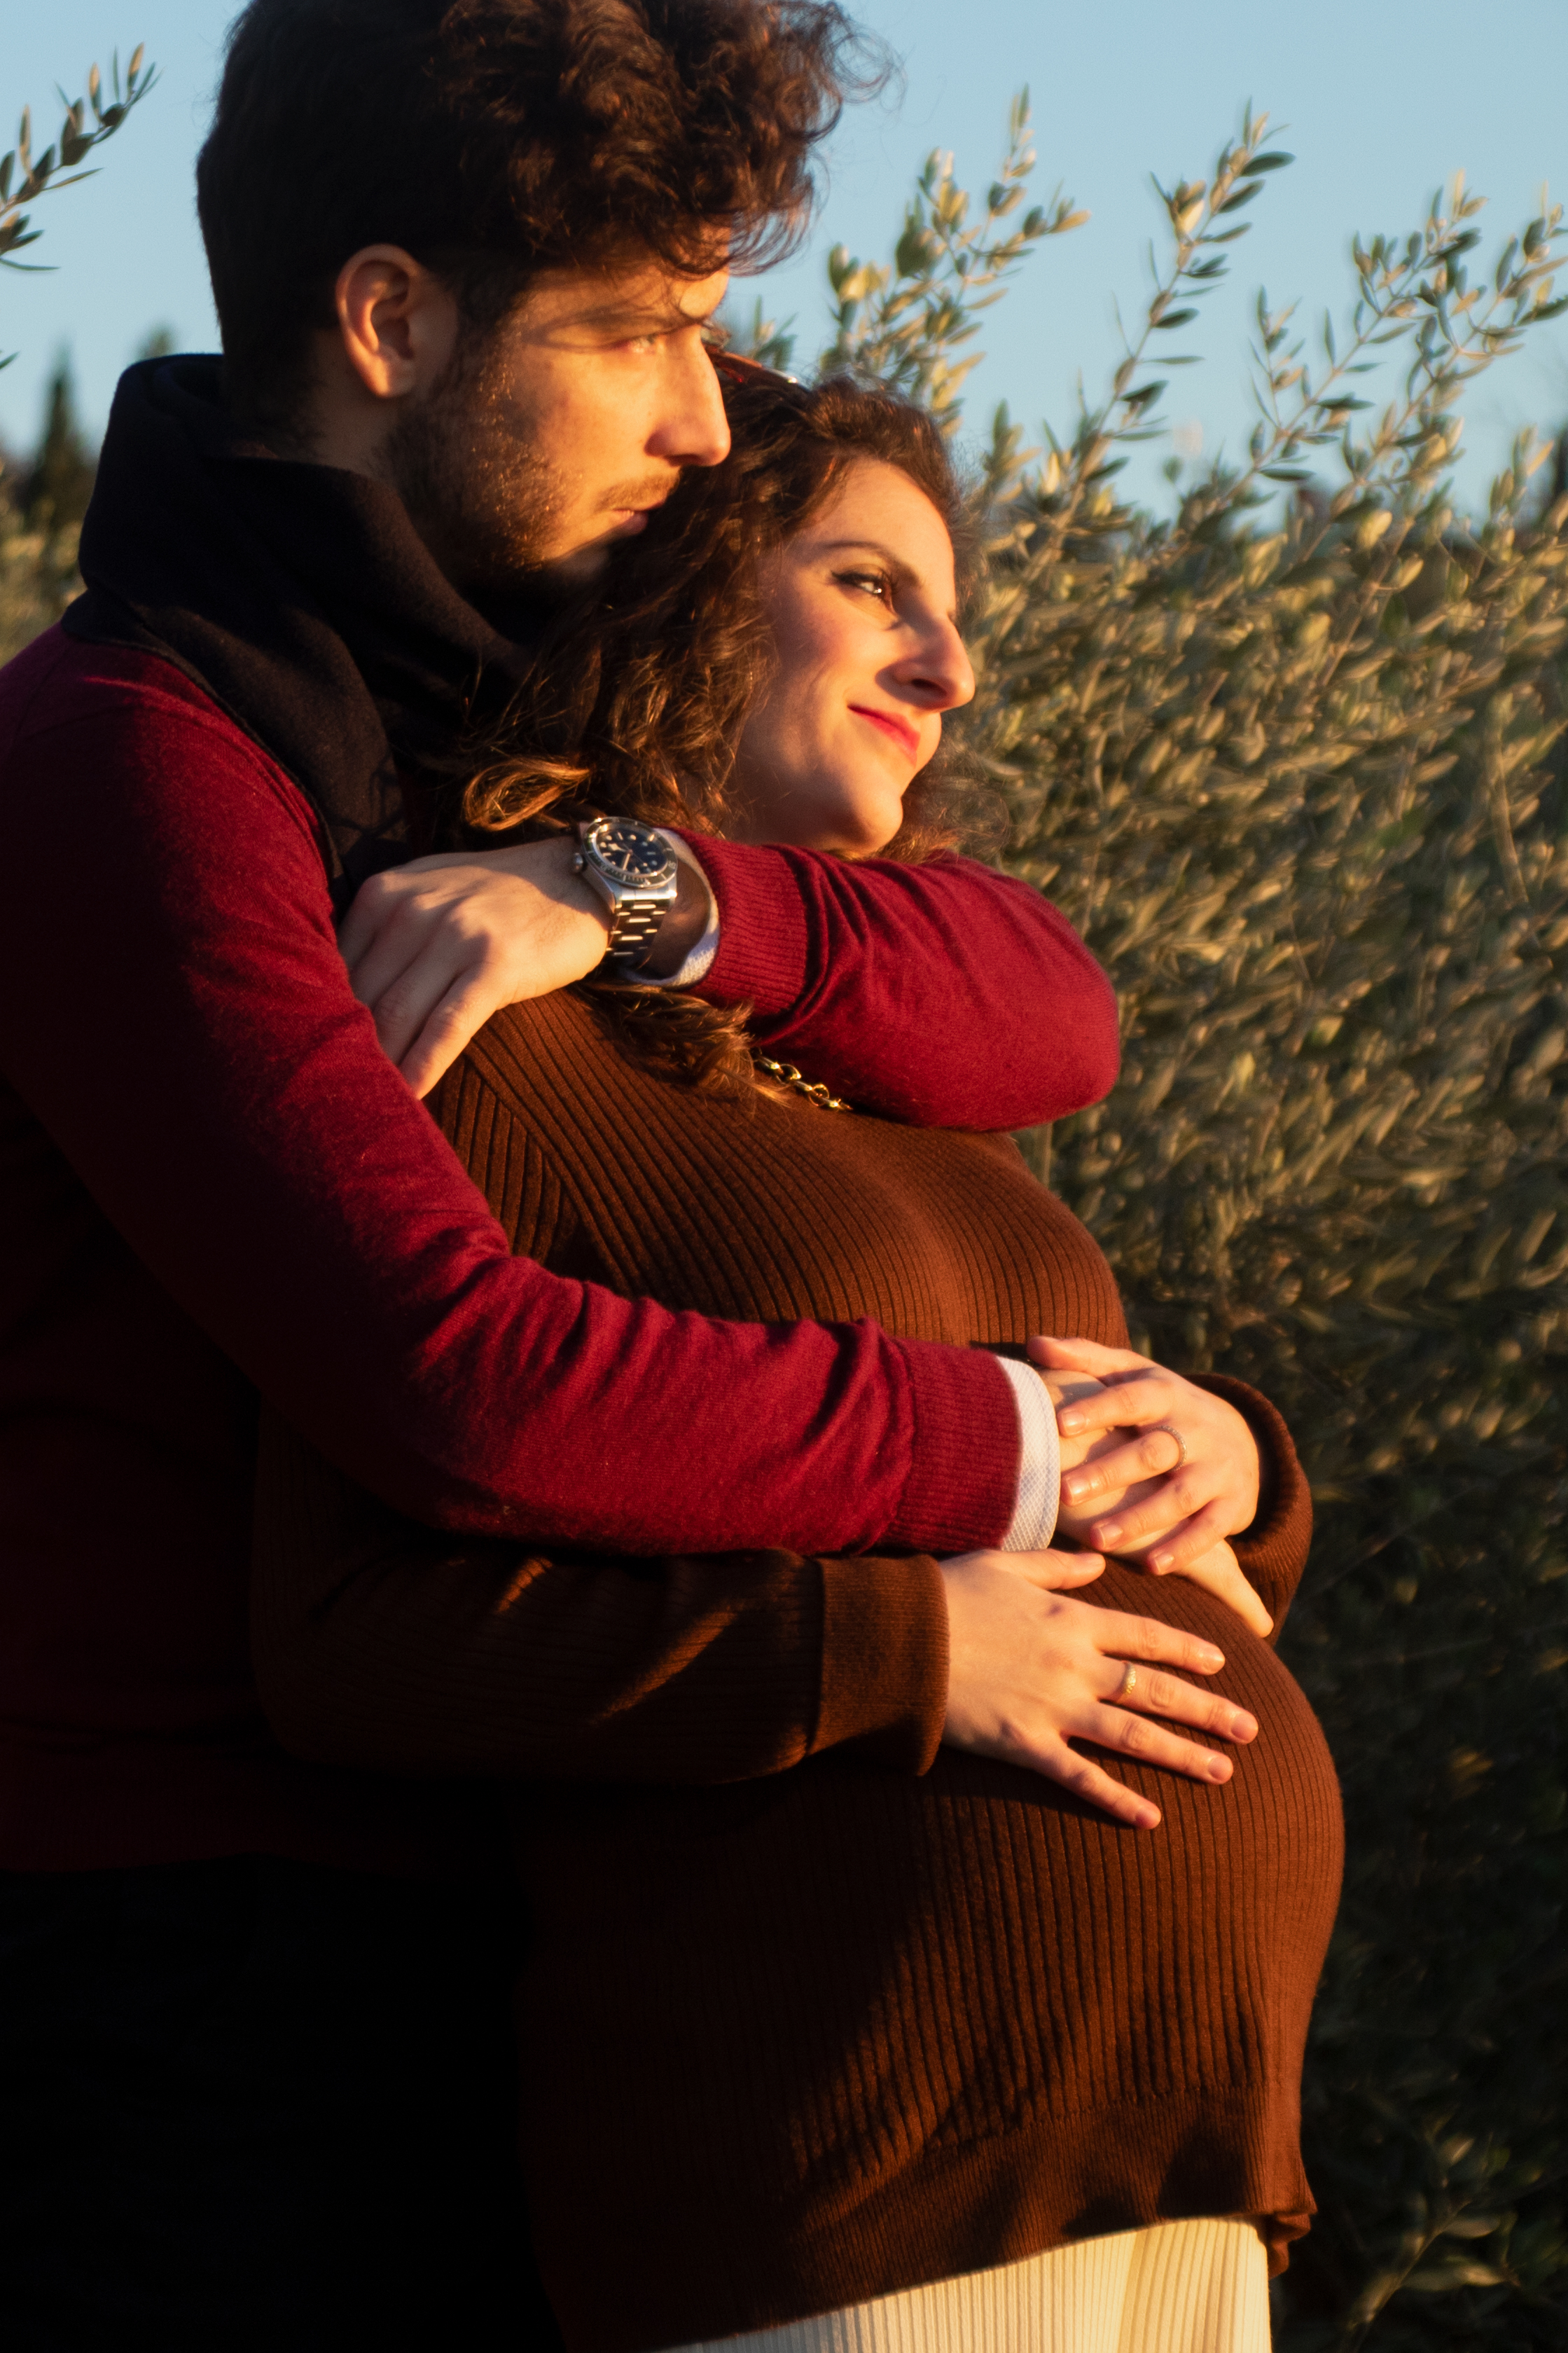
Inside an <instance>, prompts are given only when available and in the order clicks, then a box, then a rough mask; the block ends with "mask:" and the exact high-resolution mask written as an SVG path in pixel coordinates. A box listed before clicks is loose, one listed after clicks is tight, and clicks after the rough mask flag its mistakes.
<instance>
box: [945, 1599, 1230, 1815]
mask: <svg viewBox="0 0 1568 2353" xmlns="http://www.w3.org/2000/svg"><path fill="white" fill-rule="evenodd" d="M1102 1567H1104V1563H1103V1562H1102V1561H1100V1560H1097V1559H1095V1558H1094V1557H1092V1556H1090V1555H1088V1554H1084V1553H1060V1552H1014V1553H1005V1552H972V1553H963V1554H961V1555H960V1556H958V1557H957V1558H956V1559H954V1560H945V1561H943V1562H942V1580H943V1583H944V1584H945V1585H946V1587H947V1614H948V1627H949V1644H950V1660H951V1664H950V1668H949V1681H948V1703H947V1725H946V1729H945V1731H944V1733H943V1738H944V1739H945V1740H946V1741H947V1742H949V1744H950V1745H951V1746H953V1747H955V1748H963V1749H968V1750H970V1751H972V1752H973V1754H974V1755H976V1756H980V1757H999V1758H1000V1759H1001V1760H1002V1762H1003V1763H1004V1764H1007V1765H1022V1766H1026V1767H1028V1768H1029V1769H1030V1770H1032V1771H1034V1772H1037V1773H1044V1774H1045V1775H1046V1776H1047V1778H1048V1779H1050V1780H1053V1781H1059V1782H1060V1783H1061V1784H1062V1786H1063V1787H1064V1788H1068V1789H1071V1790H1072V1791H1073V1792H1074V1794H1075V1795H1076V1796H1078V1797H1079V1798H1082V1799H1085V1800H1086V1802H1087V1803H1088V1804H1089V1805H1091V1806H1098V1807H1099V1808H1100V1810H1101V1811H1102V1812H1104V1813H1108V1814H1110V1816H1111V1817H1112V1818H1113V1820H1116V1821H1119V1822H1126V1823H1127V1824H1129V1825H1130V1826H1131V1828H1133V1829H1136V1830H1152V1829H1153V1828H1154V1826H1155V1824H1156V1823H1157V1822H1158V1821H1159V1820H1160V1810H1159V1808H1158V1807H1157V1806H1155V1805H1152V1804H1151V1802H1150V1800H1149V1799H1147V1798H1144V1797H1142V1796H1140V1794H1139V1793H1138V1792H1137V1791H1136V1790H1135V1789H1129V1788H1125V1787H1124V1786H1123V1785H1122V1783H1121V1782H1120V1781H1117V1780H1115V1779H1113V1778H1112V1777H1111V1776H1110V1774H1109V1773H1107V1772H1105V1771H1103V1770H1102V1769H1101V1767H1100V1766H1098V1765H1096V1764H1094V1763H1093V1762H1092V1761H1091V1760H1090V1759H1089V1757H1080V1756H1079V1753H1078V1751H1077V1749H1076V1748H1072V1747H1069V1746H1068V1743H1069V1741H1073V1740H1092V1741H1093V1742H1095V1743H1096V1745H1097V1746H1100V1747H1101V1748H1112V1749H1120V1750H1121V1752H1122V1753H1123V1754H1124V1755H1126V1756H1129V1757H1137V1758H1138V1759H1139V1761H1140V1762H1141V1763H1142V1764H1146V1765H1158V1766H1161V1767H1164V1768H1165V1769H1166V1770H1167V1771H1170V1772H1173V1773H1185V1774H1186V1775H1187V1776H1188V1777H1189V1778H1191V1779H1193V1780H1195V1781H1209V1782H1214V1781H1228V1780H1229V1778H1230V1777H1231V1772H1232V1770H1233V1767H1232V1765H1231V1760H1230V1758H1229V1757H1221V1756H1219V1755H1218V1754H1216V1752H1215V1750H1213V1749H1210V1748H1204V1747H1200V1746H1196V1745H1195V1744H1194V1743H1193V1742H1192V1741H1189V1740H1183V1739H1180V1738H1178V1737H1177V1736H1176V1735H1175V1734H1174V1733H1172V1732H1167V1731H1165V1730H1164V1729H1163V1726H1161V1725H1154V1724H1152V1723H1150V1721H1149V1717H1150V1716H1151V1715H1159V1716H1163V1717H1165V1718H1167V1719H1168V1720H1171V1721H1173V1722H1175V1723H1178V1724H1190V1725H1194V1727H1196V1728H1197V1729H1198V1730H1199V1731H1201V1732H1203V1733H1205V1734H1206V1735H1207V1736H1209V1737H1210V1738H1213V1739H1219V1740H1231V1741H1237V1742H1241V1741H1247V1740H1251V1739H1253V1738H1255V1737H1256V1736H1257V1732H1258V1724H1257V1720H1256V1718H1255V1717H1253V1716H1250V1715H1247V1712H1246V1710H1245V1709H1243V1708H1239V1707H1233V1706H1232V1704H1231V1703H1230V1702H1229V1701H1228V1700H1226V1699H1221V1698H1219V1697H1218V1696H1217V1694H1215V1693H1212V1692H1204V1691H1199V1690H1196V1689H1195V1688H1194V1686H1193V1685H1192V1684H1191V1683H1184V1682H1183V1681H1182V1680H1181V1678H1180V1677H1179V1676H1177V1675H1172V1674H1163V1673H1161V1672H1158V1668H1159V1667H1160V1666H1161V1665H1166V1666H1175V1667H1184V1668H1186V1669H1187V1670H1188V1671H1189V1672H1192V1673H1194V1674H1200V1675H1212V1674H1215V1673H1217V1672H1218V1671H1219V1669H1220V1668H1221V1667H1223V1666H1224V1664H1225V1659H1224V1656H1223V1654H1222V1653H1221V1652H1220V1651H1216V1650H1215V1646H1214V1644H1213V1643H1212V1642H1205V1641H1202V1640H1201V1639H1200V1638H1199V1637H1198V1636H1197V1635H1195V1634H1184V1633H1182V1632H1180V1631H1179V1630H1178V1629H1176V1628H1175V1627H1173V1626H1162V1625H1160V1624H1158V1623H1157V1622H1156V1621H1155V1620H1153V1619H1152V1618H1131V1617H1128V1616H1126V1615H1124V1614H1123V1613H1122V1612H1121V1610H1117V1609H1091V1608H1090V1607H1089V1604H1088V1603H1087V1602H1083V1601H1075V1600H1073V1599H1071V1597H1070V1594H1069V1593H1067V1592H1065V1591H1063V1590H1062V1588H1067V1587H1071V1586H1075V1585H1085V1584H1088V1583H1089V1581H1090V1580H1091V1579H1092V1578H1094V1577H1098V1576H1099V1575H1100V1570H1101V1568H1102ZM1130 1662H1139V1663H1136V1664H1135V1665H1134V1668H1133V1676H1132V1681H1131V1687H1130V1688H1127V1687H1125V1686H1126V1683H1127V1672H1126V1671H1127V1667H1128V1665H1129V1663H1130Z"/></svg>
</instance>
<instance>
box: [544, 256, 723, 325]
mask: <svg viewBox="0 0 1568 2353" xmlns="http://www.w3.org/2000/svg"><path fill="white" fill-rule="evenodd" d="M729 282H730V273H729V267H728V263H727V262H726V261H723V260H721V261H720V262H719V263H718V264H717V266H716V267H715V268H714V269H712V270H710V272H709V273H708V274H707V275H706V276H705V277H701V278H693V277H678V276H677V275H676V274H675V272H674V271H673V270H671V269H668V267H667V266H666V265H665V264H664V263H662V262H657V261H651V260H649V259H647V258H646V257H641V256H639V257H638V258H637V259H636V260H627V261H626V262H622V263H619V264H616V263H611V264H608V265H606V266H605V267H604V268H601V269H552V270H546V271H544V272H543V273H542V275H541V276H540V277H538V278H536V279H535V280H534V281H533V283H532V285H531V287H530V288H529V290H528V296H527V299H526V301H524V303H523V306H522V316H523V318H524V319H525V320H530V321H531V322H534V323H536V324H538V325H541V326H545V325H560V326H565V325H568V324H570V325H572V326H574V327H576V328H579V329H581V330H584V332H603V333H607V334H609V333H616V332H619V333H626V332H637V333H649V332H668V331H669V330H670V329H671V328H679V327H683V326H700V325H702V324H704V323H705V322H707V321H708V320H709V319H710V318H711V317H712V315H713V313H714V311H716V310H717V309H718V308H719V305H720V303H721V301H723V299H724V295H725V291H726V290H727V288H728V286H729Z"/></svg>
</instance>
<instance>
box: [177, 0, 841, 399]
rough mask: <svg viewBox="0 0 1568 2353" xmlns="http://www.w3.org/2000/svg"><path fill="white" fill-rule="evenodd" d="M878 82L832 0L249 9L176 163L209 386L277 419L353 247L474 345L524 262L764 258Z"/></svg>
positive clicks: (701, 266)
mask: <svg viewBox="0 0 1568 2353" xmlns="http://www.w3.org/2000/svg"><path fill="white" fill-rule="evenodd" d="M884 78H885V69H884V68H883V67H882V65H881V62H880V59H879V53H878V52H877V50H876V49H875V47H874V46H873V45H872V44H871V43H869V42H868V39H867V38H866V37H865V36H863V35H862V34H860V33H859V32H858V30H857V28H856V27H855V26H853V25H852V24H851V23H850V21H849V19H848V18H847V16H845V14H844V13H843V11H842V10H841V9H840V8H839V7H838V6H837V5H834V0H250V5H249V6H248V7H247V8H246V9H245V11H244V12H243V14H242V15H241V16H239V17H238V18H237V21H236V23H235V25H234V26H233V28H232V30H231V32H230V34H229V38H228V49H227V57H226V64H225V68H224V75H223V81H222V84H221V87H220V89H219V91H218V102H217V112H216V118H215V120H214V122H213V127H212V130H211V132H210V133H209V134H208V137H207V140H206V143H205V146H204V147H203V149H202V153H201V157H200V160H199V162H198V164H197V166H196V195H197V206H198V210H199V212H200V216H201V225H202V235H203V237H204V238H205V244H206V249H207V261H208V266H209V268H210V269H211V272H212V281H213V295H214V300H215V301H216V306H217V314H218V320H219V323H220V325H221V327H222V330H223V346H224V359H225V366H226V380H227V392H228V397H229V399H230V401H231V403H232V404H233V406H235V408H236V410H237V413H238V414H240V415H241V416H243V417H246V418H247V419H248V420H249V421H252V422H254V423H257V424H260V425H265V424H268V423H271V422H285V423H286V422H288V421H289V420H290V419H291V417H292V416H293V415H294V413H295V412H296V410H297V406H298V402H299V398H300V392H301V390H302V388H303V385H304V384H305V382H306V381H307V380H308V377H307V369H308V358H309V348H310V333H311V331H312V330H313V329H315V328H318V327H330V326H331V324H332V321H333V311H332V289H333V286H334V284H335V281H336V279H337V274H338V272H339V270H340V269H342V265H343V263H344V262H345V261H346V260H347V259H349V257H350V255H351V254H353V253H355V252H357V251H358V250H359V248H361V247H362V246H365V245H373V244H390V245H400V246H402V247H404V248H405V250H406V251H408V252H409V253H411V254H413V255H414V257H415V259H416V260H419V261H422V262H424V263H425V264H426V267H428V268H430V269H434V270H436V271H437V274H439V275H441V276H443V277H445V278H446V279H447V281H448V282H449V283H450V284H451V286H452V288H453V290H454V292H455V293H456V294H457V296H458V301H459V303H460V304H461V305H462V306H463V309H464V311H465V315H466V316H467V317H468V320H469V322H470V323H472V324H475V325H477V326H478V327H479V328H480V329H481V330H486V329H489V328H490V327H492V326H493V325H495V324H496V323H497V322H499V321H500V318H501V317H503V316H504V315H505V314H506V313H507V311H510V308H511V307H512V305H513V304H514V303H515V302H516V301H518V300H519V299H520V297H521V294H522V293H523V291H524V290H526V287H527V285H528V282H529V280H530V279H531V278H532V277H533V276H534V275H536V274H537V273H538V272H539V271H540V270H542V269H581V268H587V267H593V266H595V265H597V264H600V263H602V262H604V261H605V260H607V259H613V258H615V257H617V256H619V255H622V254H628V255H629V254H633V253H636V254H639V255H651V256H652V257H653V258H654V259H657V260H659V261H662V262H664V263H665V264H666V265H667V266H668V268H669V269H671V270H673V271H674V272H675V273H676V274H677V275H680V276H689V277H701V276H705V275H707V274H708V273H709V272H710V270H712V269H715V268H717V267H719V266H721V263H722V261H723V260H724V259H726V258H728V259H730V260H731V263H732V264H733V265H735V266H738V267H741V268H743V269H756V268H760V267H762V266H763V265H764V264H766V263H768V262H771V261H774V260H777V259H779V258H780V256H781V255H782V254H784V253H786V252H787V251H789V250H790V248H792V247H793V246H794V245H795V243H796V242H797V240H798V238H799V237H800V236H801V234H802V233H803V231H804V229H805V225H806V222H807V220H808V218H809V215H810V211H811V206H812V204H813V201H814V198H815V195H816V181H815V175H814V159H815V155H816V149H817V147H818V146H819V144H820V142H822V140H823V139H824V138H826V135H827V133H828V132H830V131H831V130H832V129H833V126H834V124H835V123H836V122H837V120H838V116H839V114H840V112H841V111H842V108H843V105H844V101H845V99H846V98H847V96H849V95H852V94H859V93H861V92H864V91H866V90H870V89H873V88H875V87H877V86H879V83H880V81H881V80H882V79H884Z"/></svg>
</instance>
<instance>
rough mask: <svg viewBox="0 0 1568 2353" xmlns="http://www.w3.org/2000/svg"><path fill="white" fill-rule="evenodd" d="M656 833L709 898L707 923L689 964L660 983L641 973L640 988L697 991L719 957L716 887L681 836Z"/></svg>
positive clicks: (662, 830) (659, 829)
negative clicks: (694, 877) (688, 868)
mask: <svg viewBox="0 0 1568 2353" xmlns="http://www.w3.org/2000/svg"><path fill="white" fill-rule="evenodd" d="M654 831H655V832H656V833H657V834H658V838H659V839H660V841H667V842H668V844H669V846H670V848H671V849H673V850H674V852H675V854H676V856H677V858H679V860H680V862H681V864H682V865H683V866H689V867H690V869H691V871H692V872H693V874H695V875H697V876H698V877H699V879H700V881H701V884H702V888H703V890H704V891H705V892H706V893H707V895H708V920H707V923H705V924H704V926H703V931H702V936H701V938H700V940H699V941H698V943H697V944H696V946H695V947H693V948H692V949H691V950H690V951H689V954H688V955H687V958H686V962H685V963H684V964H683V965H681V966H680V967H679V971H676V972H670V973H666V974H665V975H664V976H663V978H662V979H658V980H656V979H655V978H654V976H653V975H652V974H651V973H648V974H641V973H639V974H638V975H637V984H638V986H639V987H642V988H695V987H696V986H697V984H698V982H699V981H700V980H706V979H707V977H708V969H709V966H710V965H711V964H712V961H713V959H714V957H715V956H716V955H718V953H719V902H718V900H717V899H716V898H715V897H714V896H713V885H712V883H711V882H710V881H709V880H708V875H707V871H706V869H705V868H704V866H703V863H702V860H700V858H699V857H698V856H697V854H696V852H695V850H692V849H688V847H687V845H686V843H685V842H684V841H682V839H681V838H680V836H679V834H678V833H671V832H670V831H669V830H668V827H665V826H662V825H659V826H656V827H655V828H654Z"/></svg>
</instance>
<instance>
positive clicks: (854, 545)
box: [821, 539, 958, 622]
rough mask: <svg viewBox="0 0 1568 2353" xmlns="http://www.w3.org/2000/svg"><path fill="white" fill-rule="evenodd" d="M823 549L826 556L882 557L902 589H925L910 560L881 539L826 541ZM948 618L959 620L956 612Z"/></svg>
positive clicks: (954, 620)
mask: <svg viewBox="0 0 1568 2353" xmlns="http://www.w3.org/2000/svg"><path fill="white" fill-rule="evenodd" d="M821 547H822V553H823V554H824V555H846V554H854V553H856V552H857V551H858V553H859V554H862V555H878V556H880V557H881V560H882V562H883V563H884V564H885V565H887V567H888V570H889V572H890V573H891V575H892V576H893V578H894V580H895V581H896V582H897V583H898V584H899V586H900V587H909V588H923V587H924V586H925V582H924V581H923V580H922V579H921V575H920V574H919V573H918V572H917V571H916V570H915V568H914V565H912V564H910V561H909V559H908V558H907V557H906V556H902V555H895V554H894V553H893V551H892V549H891V548H890V547H889V546H887V545H886V544H885V543H883V542H882V541H881V540H879V539H825V540H824V541H822V543H821ZM947 617H948V619H949V620H950V621H953V622H956V620H957V618H958V615H957V612H956V610H953V611H952V612H950V613H949V614H948V616H947Z"/></svg>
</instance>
